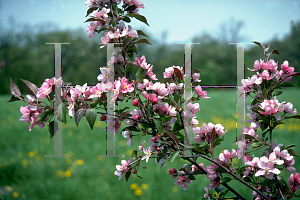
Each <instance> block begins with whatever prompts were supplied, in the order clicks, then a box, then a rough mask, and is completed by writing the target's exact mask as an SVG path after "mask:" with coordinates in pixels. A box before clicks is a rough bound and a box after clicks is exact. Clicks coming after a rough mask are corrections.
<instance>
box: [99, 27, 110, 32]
mask: <svg viewBox="0 0 300 200" xmlns="http://www.w3.org/2000/svg"><path fill="white" fill-rule="evenodd" d="M107 30H108V28H100V29H99V30H98V33H101V31H107Z"/></svg>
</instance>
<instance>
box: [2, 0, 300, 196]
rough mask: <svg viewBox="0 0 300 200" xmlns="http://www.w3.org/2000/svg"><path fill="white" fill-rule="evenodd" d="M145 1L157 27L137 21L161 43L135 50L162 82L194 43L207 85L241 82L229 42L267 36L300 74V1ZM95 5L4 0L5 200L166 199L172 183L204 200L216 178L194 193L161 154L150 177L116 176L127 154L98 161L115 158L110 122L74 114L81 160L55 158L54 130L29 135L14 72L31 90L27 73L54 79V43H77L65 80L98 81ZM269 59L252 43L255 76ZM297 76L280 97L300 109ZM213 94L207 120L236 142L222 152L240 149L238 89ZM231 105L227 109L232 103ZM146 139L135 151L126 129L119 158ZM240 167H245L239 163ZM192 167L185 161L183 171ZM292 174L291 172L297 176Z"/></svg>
mask: <svg viewBox="0 0 300 200" xmlns="http://www.w3.org/2000/svg"><path fill="white" fill-rule="evenodd" d="M143 2H144V6H145V9H140V11H139V13H140V14H141V15H144V16H145V17H146V18H147V20H148V23H149V25H150V26H149V27H148V26H147V25H145V24H143V23H142V22H140V21H137V20H135V19H133V20H132V23H131V24H130V25H131V26H132V27H133V29H139V30H143V31H144V32H145V33H146V34H148V35H149V38H147V39H148V40H149V41H150V42H151V43H152V45H146V44H139V45H138V55H135V56H138V57H141V56H142V55H145V56H146V59H147V62H148V63H149V64H152V65H153V66H154V67H153V71H154V72H155V73H156V74H157V77H158V79H161V78H162V73H163V71H164V69H165V68H166V67H170V66H172V65H175V66H182V65H183V61H184V48H183V45H178V44H175V42H194V43H200V45H193V48H192V67H193V69H194V68H199V69H200V70H202V71H203V72H202V73H201V77H200V79H201V83H202V85H236V84H237V81H239V82H240V80H236V45H232V44H231V45H230V44H229V43H234V42H246V43H251V41H258V42H260V43H262V44H263V45H265V46H268V45H270V50H273V49H278V51H279V53H280V55H271V57H270V58H272V59H274V60H275V62H277V61H278V68H279V69H280V65H281V64H282V63H283V61H285V60H288V61H289V63H290V66H292V67H294V68H295V71H297V72H298V71H300V56H299V55H300V14H299V10H300V2H299V1H297V0H295V1H294V0H289V1H281V0H270V1H267V0H266V1H258V0H252V1H246V0H242V1H238V0H229V1H208V0H204V1H197V0H189V1H179V0H164V1H158V0H144V1H143ZM87 9H88V8H87V7H86V6H85V1H84V0H83V1H81V0H63V1H58V0H48V1H39V0H28V1H21V0H15V1H4V0H2V1H0V27H1V28H0V101H1V104H0V109H1V110H0V111H1V112H0V123H1V127H2V128H1V130H0V132H1V140H0V152H1V153H0V198H1V199H2V198H3V199H83V198H84V199H99V196H101V197H103V199H120V198H123V199H124V198H125V199H150V198H156V199H159V198H160V197H161V196H160V194H159V193H158V192H157V191H158V190H160V191H161V190H162V189H164V191H165V193H166V194H165V195H166V199H177V198H179V197H180V199H190V198H195V199H201V198H202V195H203V193H204V190H203V187H204V186H205V185H208V184H209V182H207V180H205V179H204V178H202V179H199V180H198V179H197V181H196V183H192V184H190V186H189V188H188V190H187V191H186V192H184V191H183V190H182V189H181V188H180V187H178V186H176V185H175V184H174V182H175V179H171V177H170V175H168V173H167V171H168V170H169V169H170V168H171V167H174V166H173V165H171V164H167V166H166V167H165V168H162V169H160V167H159V166H158V165H156V164H155V162H154V161H153V160H152V161H149V164H147V165H146V164H145V166H147V169H141V170H140V171H141V174H140V175H141V176H143V178H144V179H139V178H132V179H130V180H129V181H128V183H127V184H126V183H125V180H124V179H122V180H121V181H118V180H117V179H118V177H117V176H114V175H113V173H114V171H115V165H117V164H120V161H121V158H97V155H100V154H105V142H104V140H105V133H104V127H105V124H100V121H99V122H97V124H96V125H95V129H94V130H90V129H89V127H88V124H87V123H86V122H85V121H84V120H83V121H82V122H81V124H80V126H79V128H78V129H77V128H76V126H75V123H74V120H72V119H71V120H69V121H70V122H69V123H68V124H67V125H64V127H63V128H64V130H63V144H64V146H63V154H68V155H69V154H72V157H71V158H70V159H65V158H45V157H44V155H49V154H52V153H53V140H49V134H48V132H47V130H46V129H42V130H38V128H37V127H35V128H34V129H33V130H32V131H31V132H29V131H28V124H25V123H22V122H19V118H20V117H21V113H20V112H19V108H20V106H25V104H24V103H22V102H14V103H10V104H8V103H6V102H7V100H8V99H9V98H10V95H9V94H10V90H9V79H10V78H12V79H13V81H14V82H15V83H16V84H17V85H18V86H19V87H20V89H21V91H22V93H24V90H23V88H22V87H21V85H22V84H21V82H20V81H19V77H20V78H22V79H25V80H29V81H31V82H33V83H35V84H36V85H37V86H38V87H40V85H41V84H42V82H43V81H44V79H46V78H52V77H53V76H54V68H53V66H54V48H53V45H46V43H48V42H50V43H53V42H65V43H71V44H69V45H62V74H63V80H64V81H66V82H72V83H73V85H76V84H80V85H83V84H84V83H88V85H95V84H96V83H97V76H98V75H99V73H100V70H99V67H101V66H105V65H106V48H103V49H99V47H100V44H98V43H99V42H100V41H101V40H100V38H101V37H102V35H98V34H95V36H94V37H93V38H91V39H90V38H88V36H87V34H86V31H85V29H86V28H87V27H88V23H84V21H85V20H86V18H85V15H86V11H87ZM259 59H263V53H262V50H261V48H260V47H259V46H257V45H253V44H247V45H246V46H245V77H246V78H247V77H251V76H252V75H253V72H249V70H247V68H253V63H254V61H255V60H259ZM291 82H292V83H293V84H294V85H295V86H296V87H295V88H294V89H287V92H286V94H285V95H286V96H280V98H282V100H280V98H279V100H280V102H281V101H283V100H287V99H288V100H287V101H290V102H292V103H293V104H294V107H295V108H299V106H300V104H299V101H298V99H299V97H300V96H299V87H300V79H299V78H298V77H294V78H293V79H292V81H291ZM208 96H210V97H212V98H211V99H210V100H209V101H203V102H202V101H201V103H200V107H201V111H200V112H199V119H198V120H199V122H200V125H201V124H202V123H203V122H206V123H207V122H213V123H221V124H222V125H223V126H224V127H225V129H227V130H228V132H227V134H226V137H229V138H230V139H229V141H230V142H228V143H226V144H224V145H223V146H220V150H221V149H225V148H228V149H231V148H233V147H234V145H232V144H231V141H233V140H234V138H235V135H236V127H235V108H236V105H235V104H236V92H235V89H234V88H231V89H217V88H212V89H210V90H209V91H208ZM284 98H286V99H284ZM248 103H249V102H248ZM224 105H226V109H224V108H223V107H222V106H224ZM297 105H298V107H297ZM220 110H222V112H220ZM238 128H240V129H239V130H238V134H240V133H242V132H241V131H242V129H241V128H242V127H238ZM299 128H300V127H299V123H298V122H297V121H296V120H291V121H289V122H288V123H287V124H285V125H282V128H280V129H279V130H278V133H279V134H278V136H279V138H278V139H277V141H276V143H279V142H282V143H284V142H286V145H289V144H291V142H293V141H295V136H297V135H296V134H298V130H299ZM227 135H228V136H227ZM140 140H141V138H136V139H135V140H134V141H133V144H132V146H131V147H130V148H129V149H128V148H127V146H126V139H124V138H122V136H121V135H117V136H116V144H117V145H116V146H117V148H116V154H124V152H126V153H125V158H124V159H126V160H128V159H129V157H130V155H131V152H132V150H134V149H137V147H138V146H139V145H140ZM143 140H145V139H143ZM146 141H148V138H146ZM226 145H227V146H226ZM297 149H298V150H299V148H297ZM295 150H296V149H295ZM298 152H299V151H298ZM201 162H202V161H199V163H201ZM204 163H205V162H204ZM236 163H237V165H238V164H241V163H239V161H238V160H237V161H236ZM296 163H297V160H296ZM183 164H185V163H184V162H183V163H181V162H179V161H175V166H177V167H181V166H182V165H183ZM206 164H208V163H206ZM205 166H207V165H205ZM299 167H300V166H299ZM282 175H283V176H284V177H288V175H289V173H287V172H286V174H282ZM233 185H234V184H233ZM237 185H238V184H237ZM116 187H117V188H119V189H118V190H116ZM112 191H113V192H112ZM240 192H241V193H243V194H245V195H246V194H247V195H248V197H249V192H250V193H251V191H249V190H247V189H241V191H240ZM176 197H177V198H176ZM249 198H251V195H250V197H249Z"/></svg>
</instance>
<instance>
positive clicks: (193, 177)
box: [188, 175, 196, 180]
mask: <svg viewBox="0 0 300 200" xmlns="http://www.w3.org/2000/svg"><path fill="white" fill-rule="evenodd" d="M188 179H190V180H196V179H195V176H193V175H188Z"/></svg>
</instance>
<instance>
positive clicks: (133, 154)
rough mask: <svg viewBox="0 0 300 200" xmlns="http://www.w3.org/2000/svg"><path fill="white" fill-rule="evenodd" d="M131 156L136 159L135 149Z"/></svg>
mask: <svg viewBox="0 0 300 200" xmlns="http://www.w3.org/2000/svg"><path fill="white" fill-rule="evenodd" d="M131 157H132V159H133V160H136V159H137V150H134V151H133V152H132V154H131Z"/></svg>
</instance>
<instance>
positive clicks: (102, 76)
mask: <svg viewBox="0 0 300 200" xmlns="http://www.w3.org/2000/svg"><path fill="white" fill-rule="evenodd" d="M100 71H101V74H99V76H98V77H97V79H98V81H101V82H105V81H106V79H107V68H106V67H100Z"/></svg>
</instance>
